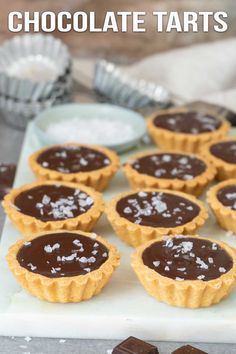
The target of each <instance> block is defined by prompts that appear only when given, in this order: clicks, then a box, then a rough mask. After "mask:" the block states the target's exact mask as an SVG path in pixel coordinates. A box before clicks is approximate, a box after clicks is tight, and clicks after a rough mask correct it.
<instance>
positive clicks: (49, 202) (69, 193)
mask: <svg viewBox="0 0 236 354" xmlns="http://www.w3.org/2000/svg"><path fill="white" fill-rule="evenodd" d="M93 204H94V201H93V199H92V198H91V197H90V196H89V195H88V194H87V193H85V192H84V191H81V190H79V189H74V188H71V187H66V186H63V185H60V184H55V185H46V184H45V185H42V186H38V187H34V188H31V189H28V190H26V191H24V192H21V193H20V194H19V195H18V196H17V197H16V198H15V201H14V206H15V207H16V209H17V210H18V211H20V212H21V213H23V214H26V215H29V216H33V217H35V218H37V219H39V220H41V221H44V222H47V221H58V220H65V219H69V218H75V217H77V216H79V215H81V214H83V213H85V212H86V211H88V210H89V209H90V208H91V206H92V205H93Z"/></svg>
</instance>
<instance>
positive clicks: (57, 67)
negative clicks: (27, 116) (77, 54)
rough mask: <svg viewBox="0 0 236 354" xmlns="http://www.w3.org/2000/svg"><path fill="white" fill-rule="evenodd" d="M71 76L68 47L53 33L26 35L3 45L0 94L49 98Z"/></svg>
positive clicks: (0, 55)
mask: <svg viewBox="0 0 236 354" xmlns="http://www.w3.org/2000/svg"><path fill="white" fill-rule="evenodd" d="M68 75H71V57H70V54H69V51H68V48H67V46H66V45H65V44H64V43H63V42H62V41H61V40H59V39H57V38H54V37H53V36H51V35H43V34H33V35H31V34H25V35H22V36H16V37H14V38H13V39H11V40H7V41H5V42H4V43H3V44H2V45H1V46H0V95H2V96H6V97H11V98H13V99H16V100H23V101H26V100H27V99H30V100H31V101H38V100H42V99H48V98H49V97H50V96H51V95H53V93H54V91H55V90H57V88H58V87H59V88H60V86H62V85H63V83H64V80H65V77H67V76H68Z"/></svg>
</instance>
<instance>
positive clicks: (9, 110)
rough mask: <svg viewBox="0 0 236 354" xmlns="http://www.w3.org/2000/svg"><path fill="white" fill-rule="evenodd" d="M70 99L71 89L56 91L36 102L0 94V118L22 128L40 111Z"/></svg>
mask: <svg viewBox="0 0 236 354" xmlns="http://www.w3.org/2000/svg"><path fill="white" fill-rule="evenodd" d="M70 101H71V90H65V91H63V92H58V93H57V94H56V95H54V96H52V97H50V98H48V99H46V100H42V101H37V102H31V101H28V102H27V101H21V100H12V99H11V98H9V97H5V96H0V119H3V120H4V121H5V122H6V123H7V124H9V125H11V126H12V127H14V128H17V129H20V130H24V129H25V127H26V126H27V124H28V122H29V121H30V120H31V119H33V118H34V117H35V116H36V115H37V114H38V113H40V112H41V111H43V110H45V109H47V108H50V107H52V106H54V105H58V104H62V103H67V102H70Z"/></svg>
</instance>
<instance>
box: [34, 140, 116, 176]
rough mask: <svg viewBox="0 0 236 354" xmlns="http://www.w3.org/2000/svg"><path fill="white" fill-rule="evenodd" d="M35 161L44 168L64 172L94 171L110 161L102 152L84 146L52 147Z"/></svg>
mask: <svg viewBox="0 0 236 354" xmlns="http://www.w3.org/2000/svg"><path fill="white" fill-rule="evenodd" d="M37 162H38V163H39V164H40V165H41V166H42V167H44V168H47V169H50V170H55V171H58V172H61V173H66V174H68V173H78V172H89V171H95V170H98V169H100V168H103V167H106V166H108V165H109V164H110V163H111V161H110V159H109V158H108V157H107V156H106V155H105V154H103V153H102V152H100V151H98V150H94V149H91V148H87V147H84V146H67V147H66V146H65V147H63V146H61V147H60V146H58V147H52V148H50V149H47V150H45V151H44V152H42V153H41V154H40V155H39V156H38V159H37Z"/></svg>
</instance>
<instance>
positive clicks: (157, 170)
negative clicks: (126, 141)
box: [131, 153, 206, 181]
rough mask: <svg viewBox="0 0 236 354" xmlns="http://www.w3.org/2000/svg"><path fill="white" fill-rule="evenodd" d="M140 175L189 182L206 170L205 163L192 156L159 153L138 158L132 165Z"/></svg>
mask: <svg viewBox="0 0 236 354" xmlns="http://www.w3.org/2000/svg"><path fill="white" fill-rule="evenodd" d="M131 166H132V168H134V169H135V170H136V171H138V172H139V173H142V174H145V175H149V176H152V177H156V178H167V179H180V180H184V181H188V180H191V179H193V178H194V177H196V176H199V175H201V174H202V173H203V172H204V171H205V170H206V165H205V163H204V161H202V160H200V159H198V158H197V157H195V156H192V155H185V154H175V153H157V154H152V155H147V156H143V157H140V158H138V159H137V160H135V161H134V162H132V163H131Z"/></svg>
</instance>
